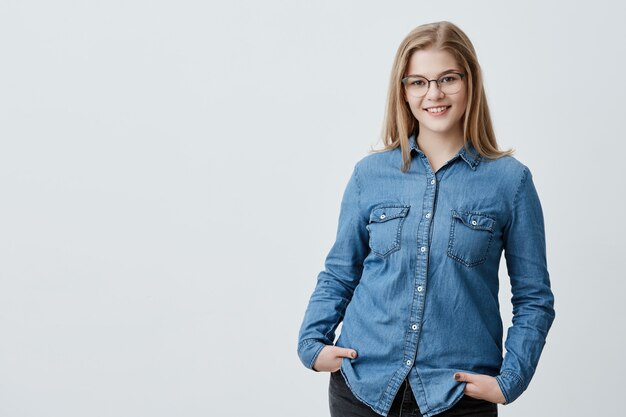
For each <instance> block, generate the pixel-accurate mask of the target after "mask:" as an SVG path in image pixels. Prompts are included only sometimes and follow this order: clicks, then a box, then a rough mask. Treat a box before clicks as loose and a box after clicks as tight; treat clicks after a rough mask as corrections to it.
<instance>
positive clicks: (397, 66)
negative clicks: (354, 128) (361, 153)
mask: <svg viewBox="0 0 626 417" xmlns="http://www.w3.org/2000/svg"><path fill="white" fill-rule="evenodd" d="M430 47H434V48H436V49H441V50H445V51H448V52H449V53H450V54H452V56H453V57H454V58H455V59H456V61H457V63H458V64H459V65H460V66H461V67H463V69H464V70H465V73H466V74H467V88H468V90H467V93H468V94H467V96H468V101H467V108H466V109H465V114H464V116H463V146H464V147H465V148H466V149H467V143H468V141H471V143H472V145H473V146H474V149H476V151H477V152H478V153H479V154H480V155H481V156H483V157H485V158H488V159H497V158H500V157H503V156H506V155H512V154H513V152H515V150H514V149H509V150H506V151H503V150H500V149H498V143H497V142H496V136H495V134H494V132H493V126H492V124H491V116H490V114H489V106H488V105H487V98H486V96H485V90H484V87H483V76H482V72H481V69H480V65H479V64H478V59H477V57H476V51H475V50H474V46H473V45H472V42H471V41H470V40H469V38H468V37H467V35H466V34H465V33H464V32H463V31H462V30H461V29H460V28H459V27H458V26H456V25H455V24H453V23H451V22H448V21H441V22H434V23H428V24H424V25H420V26H418V27H416V28H415V29H413V30H412V31H411V32H409V34H408V35H407V36H406V37H405V38H404V39H403V40H402V42H401V43H400V46H399V47H398V51H397V52H396V57H395V59H394V62H393V67H392V69H391V79H390V81H389V90H388V94H387V104H386V108H385V119H384V122H383V129H382V134H381V139H382V141H383V144H384V148H383V149H378V150H373V149H372V150H371V152H374V153H376V152H384V151H388V150H391V149H395V148H397V147H398V146H400V148H401V150H402V167H401V170H402V172H406V171H408V169H409V167H410V165H411V155H410V149H409V139H408V138H409V136H410V135H411V134H413V133H415V134H416V135H417V134H418V133H419V122H418V121H417V119H416V118H415V116H413V113H412V112H411V109H410V107H409V105H408V103H407V102H406V101H405V100H404V86H403V85H402V78H403V77H405V73H406V71H407V68H408V65H409V60H410V59H411V56H412V55H413V53H414V52H415V51H418V50H420V49H428V48H430Z"/></svg>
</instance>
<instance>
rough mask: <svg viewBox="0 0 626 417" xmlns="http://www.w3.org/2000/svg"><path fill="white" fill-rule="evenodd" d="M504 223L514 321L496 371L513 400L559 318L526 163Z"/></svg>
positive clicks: (526, 381)
mask: <svg viewBox="0 0 626 417" xmlns="http://www.w3.org/2000/svg"><path fill="white" fill-rule="evenodd" d="M512 207H513V210H512V214H511V217H510V219H509V221H508V222H507V225H506V226H505V229H504V251H505V258H506V265H507V270H508V273H509V277H510V281H511V292H512V298H511V302H512V304H513V319H512V326H511V327H509V329H508V332H507V337H506V341H505V347H506V354H505V356H504V360H503V363H502V366H501V369H500V375H498V376H497V377H496V380H497V381H498V384H499V385H500V388H501V389H502V392H503V394H504V396H505V398H506V403H505V404H510V403H511V402H513V401H515V399H517V398H518V397H519V396H520V395H521V394H522V392H524V391H525V390H526V388H527V387H528V385H529V383H530V380H531V379H532V377H533V375H534V373H535V369H536V368H537V364H538V362H539V357H540V356H541V352H542V350H543V347H544V345H545V343H546V337H547V335H548V331H549V330H550V327H551V326H552V322H553V321H554V318H555V311H554V295H553V293H552V291H551V289H550V277H549V273H548V269H547V263H546V242H545V230H544V219H543V212H542V208H541V203H540V201H539V197H538V195H537V191H536V189H535V185H534V183H533V180H532V174H531V172H530V170H529V169H528V167H525V169H524V171H523V173H522V178H521V181H520V183H519V185H518V189H517V192H516V194H515V197H514V199H513V206H512Z"/></svg>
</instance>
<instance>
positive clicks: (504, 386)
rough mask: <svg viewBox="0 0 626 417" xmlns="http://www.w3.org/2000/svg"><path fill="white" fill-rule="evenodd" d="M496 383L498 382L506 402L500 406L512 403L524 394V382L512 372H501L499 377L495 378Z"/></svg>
mask: <svg viewBox="0 0 626 417" xmlns="http://www.w3.org/2000/svg"><path fill="white" fill-rule="evenodd" d="M496 381H498V385H500V390H501V391H502V394H503V395H504V398H505V400H506V402H505V403H504V404H502V405H507V404H510V403H512V402H513V401H515V400H516V399H517V398H518V397H519V396H520V395H522V392H524V381H523V380H522V378H521V377H520V376H519V375H517V373H515V372H513V371H502V372H501V373H500V375H498V376H496Z"/></svg>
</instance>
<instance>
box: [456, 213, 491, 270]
mask: <svg viewBox="0 0 626 417" xmlns="http://www.w3.org/2000/svg"><path fill="white" fill-rule="evenodd" d="M495 223H496V220H495V218H494V217H493V216H491V215H489V214H485V213H479V212H473V211H463V210H454V209H452V224H451V225H450V240H449V242H448V256H449V257H450V258H452V259H454V260H456V261H458V262H460V263H462V264H463V265H465V266H467V267H471V266H476V265H479V264H481V263H483V262H485V260H486V259H487V255H488V254H489V248H490V246H491V241H492V240H493V234H494V226H495Z"/></svg>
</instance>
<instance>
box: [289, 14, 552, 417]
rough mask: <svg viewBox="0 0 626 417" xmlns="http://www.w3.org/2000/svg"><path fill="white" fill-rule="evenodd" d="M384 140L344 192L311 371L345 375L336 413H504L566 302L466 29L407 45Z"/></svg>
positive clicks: (530, 192)
mask: <svg viewBox="0 0 626 417" xmlns="http://www.w3.org/2000/svg"><path fill="white" fill-rule="evenodd" d="M383 141H384V144H385V148H384V149H382V150H381V151H377V152H374V153H372V154H370V155H367V156H365V157H363V158H362V159H361V160H360V161H358V162H357V163H356V165H355V167H354V170H353V172H352V176H351V177H350V179H349V181H348V184H347V187H346V189H345V191H344V194H343V198H342V202H341V208H340V214H339V224H338V228H337V236H336V241H335V243H334V244H333V246H332V248H331V250H330V252H329V253H328V256H327V258H326V261H325V269H324V270H323V271H322V272H320V274H319V275H318V277H317V285H316V287H315V290H314V291H313V294H312V295H311V298H310V300H309V304H308V307H307V310H306V313H305V315H304V320H303V323H302V326H301V328H300V333H299V340H298V355H299V357H300V360H301V361H302V363H303V364H304V365H305V366H306V367H307V368H310V369H312V370H314V371H328V372H330V385H329V402H330V411H331V416H342V417H346V416H379V415H383V416H387V415H389V416H399V415H402V414H404V415H405V416H406V415H418V416H419V415H423V416H424V417H430V416H433V415H441V416H452V415H454V416H461V415H463V416H497V404H509V403H511V402H513V401H514V400H515V399H516V398H518V397H519V396H520V395H521V394H522V392H523V391H524V390H525V389H526V388H527V387H528V384H529V383H530V380H531V378H532V376H533V374H534V371H535V369H536V366H537V364H538V361H539V357H540V355H541V351H542V349H543V346H544V344H545V341H546V336H547V333H548V331H549V329H550V327H551V325H552V322H553V320H554V317H555V312H554V296H553V293H552V291H551V289H550V279H549V274H548V270H547V266H546V248H545V234H544V222H543V213H542V208H541V204H540V201H539V198H538V195H537V192H536V189H535V186H534V183H533V179H532V175H531V172H530V170H529V168H528V167H527V166H526V165H524V164H523V163H521V162H519V161H518V160H517V159H515V158H514V157H513V156H512V151H501V150H499V149H498V145H497V142H496V139H495V136H494V133H493V129H492V125H491V120H490V116H489V110H488V106H487V102H486V98H485V93H484V89H483V82H482V75H481V69H480V66H479V64H478V61H477V58H476V53H475V51H474V47H473V45H472V43H471V42H470V40H469V39H468V37H467V36H466V35H465V34H464V33H463V31H461V30H460V29H459V28H458V27H457V26H456V25H454V24H452V23H450V22H445V21H444V22H436V23H431V24H426V25H422V26H419V27H417V28H415V29H414V30H413V31H411V32H410V33H409V34H408V35H407V37H406V38H405V39H404V40H403V41H402V43H401V45H400V47H399V49H398V51H397V54H396V57H395V61H394V64H393V69H392V74H391V82H390V86H389V95H388V103H387V114H386V120H385V124H384V132H383ZM503 251H504V254H505V259H506V265H507V270H508V274H509V277H510V282H511V291H512V294H513V296H512V299H511V300H512V304H513V325H512V326H511V327H510V328H509V329H508V332H507V338H506V341H505V347H506V355H504V358H503V350H502V337H503V328H502V319H501V316H500V310H499V302H498V288H499V278H498V268H499V264H500V259H501V254H502V252H503ZM341 321H343V327H342V329H341V334H340V336H339V338H338V339H337V341H336V342H335V331H336V329H337V327H338V325H339V323H340V322H341ZM333 343H334V344H333Z"/></svg>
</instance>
